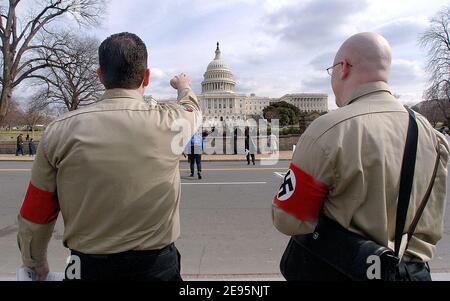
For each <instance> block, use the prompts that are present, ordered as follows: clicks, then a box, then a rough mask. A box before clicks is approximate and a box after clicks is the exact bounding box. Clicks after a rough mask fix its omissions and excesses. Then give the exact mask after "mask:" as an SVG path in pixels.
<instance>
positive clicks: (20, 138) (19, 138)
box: [16, 134, 24, 156]
mask: <svg viewBox="0 0 450 301" xmlns="http://www.w3.org/2000/svg"><path fill="white" fill-rule="evenodd" d="M23 145H24V142H23V134H20V135H19V136H17V147H16V156H19V153H21V154H22V156H23Z"/></svg>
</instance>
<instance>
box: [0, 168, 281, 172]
mask: <svg viewBox="0 0 450 301" xmlns="http://www.w3.org/2000/svg"><path fill="white" fill-rule="evenodd" d="M264 170H266V171H267V170H278V171H282V172H285V171H286V170H285V169H283V168H207V169H203V171H264ZM180 171H190V169H180ZM0 172H31V169H0Z"/></svg>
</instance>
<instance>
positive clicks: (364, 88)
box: [344, 81, 392, 106]
mask: <svg viewBox="0 0 450 301" xmlns="http://www.w3.org/2000/svg"><path fill="white" fill-rule="evenodd" d="M376 92H387V93H389V94H392V93H391V90H390V88H389V85H388V84H387V83H385V82H382V81H378V82H371V83H367V84H363V85H360V86H358V87H357V88H356V89H355V90H354V91H353V92H352V93H351V94H350V96H349V97H347V98H346V100H345V102H344V106H348V105H350V104H352V103H354V102H355V101H357V100H359V99H360V98H362V97H364V96H366V95H369V94H372V93H376Z"/></svg>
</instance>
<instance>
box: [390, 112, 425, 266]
mask: <svg viewBox="0 0 450 301" xmlns="http://www.w3.org/2000/svg"><path fill="white" fill-rule="evenodd" d="M406 110H407V111H408V113H409V125H408V135H407V138H406V146H405V153H404V155H403V163H402V171H401V175H400V192H399V196H398V204H397V217H396V226H395V256H397V257H399V254H400V246H401V242H402V238H403V230H404V229H405V224H406V217H407V215H408V208H409V202H410V199H411V191H412V186H413V180H414V173H415V169H416V157H417V143H418V137H419V128H418V126H417V121H416V115H415V113H414V112H413V111H412V110H411V109H409V108H406Z"/></svg>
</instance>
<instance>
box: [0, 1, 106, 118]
mask: <svg viewBox="0 0 450 301" xmlns="http://www.w3.org/2000/svg"><path fill="white" fill-rule="evenodd" d="M4 1H5V2H6V0H4ZM2 2H3V1H2ZM7 3H8V4H5V5H1V6H0V40H1V46H0V47H1V48H0V50H1V58H0V62H1V63H0V68H1V70H0V71H1V74H0V84H1V87H2V91H1V97H0V120H1V119H2V118H4V116H5V115H6V108H7V106H8V102H9V101H10V100H11V97H12V92H13V89H14V88H15V87H17V86H18V85H19V84H20V83H21V82H22V81H24V80H26V79H29V78H34V77H36V74H37V72H38V71H40V70H42V69H45V68H48V67H49V66H51V65H52V61H51V60H49V59H47V58H42V57H40V56H36V55H35V51H36V50H39V49H45V45H42V44H40V43H39V42H38V41H36V39H35V38H36V36H37V35H38V33H44V32H46V30H47V29H49V28H48V27H49V26H50V25H51V24H52V23H54V22H55V21H57V20H59V19H60V18H61V17H62V16H64V15H72V16H73V18H74V20H75V21H76V22H77V23H78V24H80V25H87V24H90V25H92V24H95V23H96V22H97V20H98V19H99V15H100V13H101V12H102V10H103V7H104V3H105V2H104V0H40V1H33V5H32V6H33V9H30V11H29V14H28V17H23V18H22V17H20V18H19V16H18V14H17V11H18V10H17V8H18V6H19V4H21V3H24V5H27V1H23V0H9V1H7ZM28 4H30V2H28Z"/></svg>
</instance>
